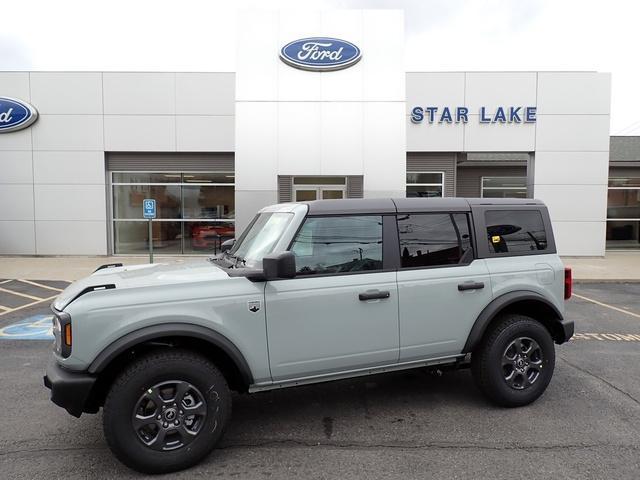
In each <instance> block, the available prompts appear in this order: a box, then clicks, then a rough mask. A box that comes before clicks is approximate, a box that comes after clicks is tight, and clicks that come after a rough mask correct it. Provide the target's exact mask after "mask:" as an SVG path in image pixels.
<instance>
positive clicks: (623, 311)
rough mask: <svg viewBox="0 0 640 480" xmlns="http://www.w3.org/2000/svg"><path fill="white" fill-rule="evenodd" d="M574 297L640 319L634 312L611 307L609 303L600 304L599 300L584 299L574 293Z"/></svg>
mask: <svg viewBox="0 0 640 480" xmlns="http://www.w3.org/2000/svg"><path fill="white" fill-rule="evenodd" d="M573 296H574V297H578V298H580V299H581V300H586V301H587V302H591V303H595V304H596V305H600V306H601V307H605V308H610V309H611V310H615V311H616V312H620V313H624V314H626V315H630V316H632V317H635V318H640V315H638V314H637V313H634V312H630V311H628V310H625V309H624V308H618V307H614V306H613V305H609V304H608V303H603V302H599V301H598V300H594V299H593V298H588V297H584V296H582V295H578V294H577V293H573Z"/></svg>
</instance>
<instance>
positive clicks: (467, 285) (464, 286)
mask: <svg viewBox="0 0 640 480" xmlns="http://www.w3.org/2000/svg"><path fill="white" fill-rule="evenodd" d="M482 288H484V282H464V283H459V284H458V290H459V291H461V292H464V291H465V290H480V289H482Z"/></svg>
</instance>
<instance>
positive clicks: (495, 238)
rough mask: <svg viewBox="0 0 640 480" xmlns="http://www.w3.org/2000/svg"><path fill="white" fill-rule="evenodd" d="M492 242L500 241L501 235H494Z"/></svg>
mask: <svg viewBox="0 0 640 480" xmlns="http://www.w3.org/2000/svg"><path fill="white" fill-rule="evenodd" d="M491 243H500V235H494V236H493V237H491Z"/></svg>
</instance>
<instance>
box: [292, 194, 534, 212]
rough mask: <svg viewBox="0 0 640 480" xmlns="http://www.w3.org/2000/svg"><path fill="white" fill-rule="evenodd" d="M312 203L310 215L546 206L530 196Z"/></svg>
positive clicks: (357, 199) (387, 199)
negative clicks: (493, 206) (474, 207)
mask: <svg viewBox="0 0 640 480" xmlns="http://www.w3.org/2000/svg"><path fill="white" fill-rule="evenodd" d="M301 203H305V204H307V205H308V206H309V212H308V214H309V215H349V214H352V215H356V214H363V213H364V214H372V213H396V212H438V211H458V212H468V211H469V210H471V207H472V206H491V205H499V206H524V205H536V206H543V205H544V204H543V203H542V202H541V201H540V200H535V199H531V198H459V197H445V198H350V199H340V200H314V201H311V202H301Z"/></svg>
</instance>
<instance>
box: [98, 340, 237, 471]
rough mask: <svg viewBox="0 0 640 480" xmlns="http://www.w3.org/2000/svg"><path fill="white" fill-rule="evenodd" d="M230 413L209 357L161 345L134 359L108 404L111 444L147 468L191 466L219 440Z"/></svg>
mask: <svg viewBox="0 0 640 480" xmlns="http://www.w3.org/2000/svg"><path fill="white" fill-rule="evenodd" d="M230 415H231V395H230V392H229V388H228V387H227V382H226V381H225V378H224V377H223V376H222V374H221V373H220V371H219V370H218V369H217V368H216V366H215V365H213V364H212V363H211V362H210V361H209V360H207V359H206V358H204V357H202V356H200V355H197V354H195V353H192V352H189V351H184V350H163V351H158V352H155V353H151V354H148V355H145V356H144V357H141V358H139V359H137V360H136V361H134V362H133V363H132V364H130V365H129V366H128V367H127V368H126V369H125V370H124V371H123V372H122V373H121V374H120V376H118V378H117V379H116V380H115V382H114V383H113V385H112V387H111V390H110V391H109V394H108V395H107V398H106V400H105V404H104V415H103V428H104V433H105V437H106V440H107V443H108V444H109V448H111V450H112V451H113V453H114V454H115V455H116V457H117V458H118V459H119V460H120V461H121V462H122V463H124V464H125V465H127V466H128V467H130V468H133V469H134V470H137V471H139V472H143V473H166V472H172V471H176V470H182V469H184V468H188V467H190V466H192V465H194V464H196V463H197V462H198V461H200V460H201V459H202V458H204V457H205V456H206V455H207V454H208V453H209V452H210V451H211V450H212V449H213V447H214V446H215V445H216V443H217V442H218V440H219V439H220V437H221V436H222V433H223V431H224V429H225V426H226V425H227V422H228V420H229V417H230Z"/></svg>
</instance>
